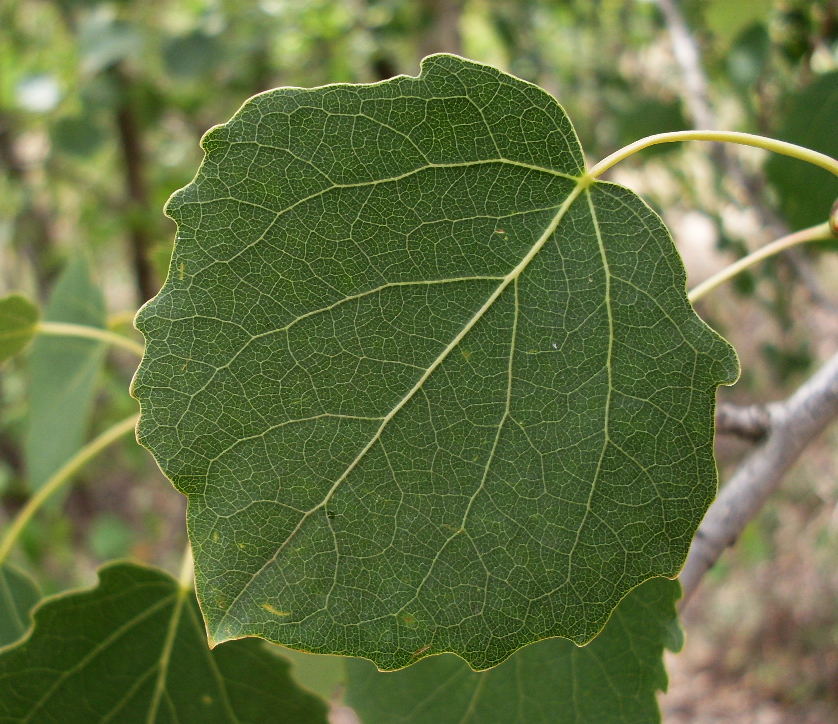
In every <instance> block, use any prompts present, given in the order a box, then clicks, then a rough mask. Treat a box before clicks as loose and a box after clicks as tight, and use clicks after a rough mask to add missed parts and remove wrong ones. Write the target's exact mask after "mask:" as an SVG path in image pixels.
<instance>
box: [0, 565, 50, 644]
mask: <svg viewBox="0 0 838 724" xmlns="http://www.w3.org/2000/svg"><path fill="white" fill-rule="evenodd" d="M40 598H41V592H40V590H39V588H38V584H37V583H35V581H33V580H32V579H31V578H30V577H29V575H28V574H27V573H25V572H24V571H22V570H20V569H19V568H17V567H16V566H13V565H10V564H8V563H4V564H2V565H0V649H2V648H3V647H4V646H8V645H9V644H13V643H14V642H15V641H18V640H19V639H21V638H23V636H24V634H25V633H26V632H27V631H28V630H29V626H30V624H31V616H30V613H31V611H32V609H33V608H34V607H35V604H36V603H38V601H39V600H40Z"/></svg>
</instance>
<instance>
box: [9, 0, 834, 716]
mask: <svg viewBox="0 0 838 724" xmlns="http://www.w3.org/2000/svg"><path fill="white" fill-rule="evenodd" d="M440 51H444V52H455V53H459V54H462V55H465V56H467V57H470V58H473V59H475V60H479V61H483V62H488V63H492V64H494V65H497V66H499V67H501V68H503V69H505V70H507V71H509V72H512V73H514V74H516V75H518V76H520V77H522V78H525V79H527V80H530V81H532V82H534V83H537V84H539V85H541V86H542V87H544V88H546V89H547V90H548V91H549V92H551V93H552V94H553V95H555V96H556V97H557V98H558V99H559V101H560V102H561V103H562V104H563V105H564V107H565V108H566V109H567V111H568V113H569V114H570V116H571V118H572V120H573V122H574V124H575V126H576V129H577V131H578V133H579V136H580V139H581V141H582V143H583V146H584V147H585V151H586V154H587V155H588V157H589V158H590V159H591V160H598V159H600V158H602V157H604V156H605V155H607V154H608V153H610V152H612V151H614V150H616V149H617V148H619V147H620V146H622V145H625V144H627V143H630V142H631V141H634V140H637V139H638V138H640V137H642V136H646V135H650V134H653V133H659V132H663V131H672V130H679V129H685V128H692V127H708V126H716V127H718V128H724V129H730V130H740V131H750V132H755V133H761V134H765V135H769V136H774V137H779V138H785V139H787V140H791V141H794V142H796V143H800V144H802V145H806V146H809V147H812V148H816V149H817V150H821V151H823V152H826V153H829V154H831V155H833V156H838V1H836V0H809V1H804V0H737V1H736V2H731V1H730V0H684V1H683V2H681V3H680V4H679V3H676V2H674V0H659V1H658V2H655V1H654V0H645V1H641V0H634V1H631V0H622V1H620V0H308V1H307V2H299V1H295V0H259V1H258V2H243V1H239V2H237V1H235V0H166V1H165V2H163V1H162V0H147V1H146V2H131V0H114V1H112V2H102V1H98V0H2V1H0V294H5V293H7V292H8V291H12V290H19V291H23V292H25V293H27V294H29V295H30V296H32V297H33V298H37V299H39V300H40V301H41V303H42V304H43V305H44V306H45V310H46V316H47V318H48V319H54V320H61V321H75V322H82V323H86V324H93V325H97V326H108V327H111V328H113V329H116V330H118V331H121V332H124V333H126V334H134V333H133V332H132V331H131V328H130V321H131V319H132V317H133V313H134V312H135V311H136V309H137V308H138V306H139V305H140V304H141V303H142V302H144V301H145V300H147V299H149V298H150V297H151V296H153V294H154V293H155V292H156V290H157V289H158V288H159V286H160V284H161V282H162V280H163V278H164V276H165V274H166V269H167V264H168V258H169V254H170V251H171V246H172V240H173V237H174V226H173V224H172V223H171V222H170V221H169V220H167V219H166V218H165V217H164V216H163V215H162V211H161V210H162V207H163V205H164V203H165V201H166V199H167V198H168V197H169V195H170V194H171V193H172V192H173V191H175V190H176V189H178V188H180V187H181V186H183V185H184V184H186V183H187V182H188V181H189V180H190V179H191V177H192V175H193V174H194V173H195V170H196V168H197V166H198V164H199V163H200V160H201V151H200V148H199V146H198V141H199V139H200V137H201V135H202V134H203V133H204V132H205V131H206V130H207V129H208V128H209V127H211V126H212V125H213V124H216V123H220V122H223V121H225V120H226V119H227V118H229V117H230V116H231V115H232V114H233V113H234V112H235V110H236V109H237V108H238V107H239V106H240V105H241V104H242V102H243V101H244V100H245V99H246V98H247V97H249V96H251V95H253V94H255V93H258V92H261V91H264V90H267V89H269V88H273V87H276V86H280V85H295V86H313V85H321V84H325V83H334V82H352V83H357V82H376V81H380V80H384V79H386V78H389V77H391V76H393V75H396V74H398V73H409V74H416V73H417V72H418V67H419V60H420V59H421V57H423V56H424V55H427V54H429V53H433V52H440ZM702 146H703V147H697V146H696V145H693V146H690V147H681V146H679V145H666V146H658V147H655V148H653V149H649V150H648V151H646V152H644V153H643V154H640V155H639V156H638V157H635V158H633V159H632V160H631V161H629V162H626V163H625V164H623V165H622V166H621V167H619V168H618V169H616V170H615V171H614V172H613V173H612V176H611V178H612V179H613V180H615V181H618V182H621V183H624V184H626V185H628V186H630V187H632V188H634V189H635V190H637V191H638V192H640V193H642V194H643V195H644V197H645V198H646V199H647V200H648V201H649V202H650V203H651V204H652V205H653V207H655V208H656V209H658V210H659V211H661V212H662V213H663V215H664V218H665V220H666V221H667V223H668V224H669V226H670V228H671V229H672V230H673V234H674V236H675V240H676V243H677V244H678V246H679V248H680V250H681V252H682V255H683V257H684V260H685V263H686V265H687V269H688V274H689V277H690V282H691V284H692V283H695V282H698V281H701V280H702V279H703V278H705V277H707V276H709V274H711V273H712V272H713V271H715V270H717V269H719V268H721V267H722V266H724V265H725V264H727V263H729V262H730V261H732V260H733V259H735V258H737V257H738V256H742V255H744V254H745V253H747V252H748V251H749V250H753V249H754V248H756V247H758V246H760V245H762V244H764V243H766V242H767V241H769V240H771V239H773V238H776V237H777V236H780V235H782V234H783V233H785V232H786V231H788V229H790V228H801V227H803V226H808V225H812V224H816V223H820V222H822V221H824V220H825V219H826V216H827V214H828V211H829V206H830V205H831V203H832V201H833V200H834V199H835V198H836V197H837V196H838V184H836V181H835V179H833V178H829V177H828V174H826V173H825V172H824V173H823V174H821V173H819V172H818V171H816V170H815V171H813V169H812V168H811V167H808V166H805V165H803V164H801V163H799V162H796V161H790V160H788V159H779V158H777V159H770V160H768V159H766V156H765V155H764V154H763V153H762V152H759V151H755V150H753V149H746V150H742V149H723V148H719V147H714V146H706V145H702ZM835 250H836V244H835V243H829V242H827V243H823V244H820V245H814V246H812V248H810V249H808V250H806V251H797V252H795V253H790V254H787V255H785V256H784V257H782V258H780V259H778V260H776V261H775V262H773V263H770V264H767V265H765V266H764V267H761V268H757V269H755V270H754V271H753V272H751V273H748V274H745V275H742V276H741V277H739V278H738V279H737V280H736V281H735V283H734V284H732V285H729V286H728V287H726V288H725V289H723V290H721V291H720V292H719V293H717V294H715V295H714V297H713V298H712V299H711V300H709V301H708V302H706V303H704V304H703V305H702V307H701V309H700V311H701V312H702V314H703V315H704V316H705V317H706V318H707V319H708V320H709V321H710V322H711V323H712V324H714V326H716V328H717V329H719V330H720V331H721V332H722V333H724V334H726V335H727V336H728V337H729V338H730V339H731V341H733V343H734V344H735V346H736V347H737V349H738V351H739V353H740V357H741V359H742V364H743V371H744V372H743V378H742V380H741V381H740V383H739V384H738V385H737V386H736V387H734V388H733V389H732V390H726V391H723V395H724V397H725V398H726V399H732V400H736V401H739V402H754V401H766V400H770V399H777V398H779V397H782V396H785V395H786V394H787V393H788V392H789V391H790V390H792V389H793V388H794V387H795V386H796V385H797V384H799V383H800V382H801V381H802V380H803V379H804V378H805V376H806V374H807V372H809V371H810V370H811V369H812V367H813V365H816V364H817V363H818V361H819V360H821V359H823V358H825V356H826V355H828V354H829V353H831V352H832V351H834V350H835V348H836V346H838V291H836V290H838V261H836V255H835ZM135 364H136V361H135V360H134V359H132V358H131V357H130V356H129V355H127V354H125V353H123V352H119V351H115V352H113V351H112V352H110V353H106V351H105V350H103V349H102V348H101V346H100V345H98V344H97V343H95V342H89V341H85V340H64V339H57V338H51V339H42V340H39V341H38V342H37V343H36V344H35V345H34V346H33V348H32V349H31V350H30V352H29V354H28V355H25V356H24V357H22V358H19V359H17V360H13V361H12V362H11V363H9V364H7V365H6V366H5V367H4V369H3V371H2V373H1V374H0V496H1V497H0V500H2V506H0V515H2V516H4V517H5V518H6V519H8V517H9V516H11V515H13V514H14V512H15V511H16V510H17V509H18V508H19V507H20V505H21V504H22V503H23V501H25V500H26V498H27V496H28V495H29V494H30V492H31V490H33V489H34V488H37V487H38V485H40V484H41V483H42V482H43V481H44V480H45V479H46V477H48V476H49V474H50V473H51V472H53V471H54V470H55V469H56V467H57V466H59V465H60V464H61V463H62V462H63V461H64V460H66V458H67V457H69V455H71V454H72V452H73V451H74V450H76V449H78V447H79V446H80V445H81V444H82V442H83V441H84V440H86V439H89V438H90V437H91V436H92V435H93V434H95V433H97V432H99V431H101V430H103V429H105V428H106V427H107V426H108V425H110V424H112V423H113V422H114V421H116V420H119V419H121V418H122V417H124V416H126V415H128V414H130V413H131V412H132V411H133V410H134V409H135V403H134V402H133V401H132V400H131V399H130V398H129V397H128V396H127V392H126V390H127V386H128V383H129V381H130V377H131V374H132V372H133V369H134V367H135ZM836 442H838V435H836V433H835V432H834V431H833V433H832V436H831V438H830V439H828V440H825V441H822V442H820V443H819V444H818V445H817V446H816V447H815V448H814V449H813V451H812V453H811V454H810V455H808V456H807V460H806V461H805V462H804V464H803V465H802V466H799V470H798V472H797V473H796V474H795V476H794V479H793V480H791V481H789V484H788V485H787V486H786V488H785V492H783V493H782V494H781V495H780V496H779V497H778V498H777V499H776V500H775V501H773V502H772V503H771V505H770V506H769V508H768V509H767V510H766V511H765V513H764V514H763V515H762V516H761V517H760V518H759V519H758V520H757V521H755V523H754V524H753V525H752V526H751V528H750V529H749V531H748V533H747V535H746V536H745V539H744V540H743V541H742V542H741V544H740V546H739V547H738V548H737V549H736V550H735V551H733V552H732V553H730V554H729V555H728V556H727V557H726V558H725V559H724V561H723V563H722V565H720V566H719V567H717V569H716V570H715V571H714V574H713V580H712V581H710V582H708V583H707V584H706V585H705V586H704V589H703V591H702V592H701V594H700V595H699V597H697V598H696V599H695V600H694V601H693V603H692V604H691V607H690V609H689V611H688V613H687V631H688V634H690V638H689V639H688V645H687V649H686V652H685V653H684V654H682V655H681V657H680V658H679V659H678V660H676V661H675V662H673V664H672V666H673V671H674V678H675V681H674V690H675V693H674V694H672V695H670V697H669V698H668V699H667V700H666V701H667V703H666V707H667V712H668V717H669V721H673V722H675V721H690V722H696V721H716V720H717V719H714V718H712V717H713V716H715V714H713V705H714V704H715V705H718V706H719V707H721V708H724V709H725V711H724V712H721V713H720V714H719V716H720V717H721V718H719V719H718V720H719V721H722V720H724V721H731V720H735V721H760V722H763V721H764V722H771V721H775V719H774V718H771V717H775V716H776V717H779V718H776V721H778V722H779V721H789V720H790V719H788V718H787V717H788V716H790V714H789V712H793V716H794V720H795V721H812V722H819V721H824V722H826V721H835V717H836V716H838V595H837V594H838V574H836V571H838V565H836V564H838V551H836V543H838V463H836V460H838V454H836ZM744 450H745V447H744V446H743V445H740V444H739V443H734V442H730V441H727V440H722V441H720V446H719V452H720V456H721V457H720V460H721V464H722V466H723V469H728V467H729V466H731V465H733V464H734V463H735V462H736V461H737V460H738V459H739V457H741V455H742V454H743V452H744ZM182 520H183V506H182V501H181V498H180V496H179V495H177V494H176V493H175V492H174V491H172V490H171V487H170V486H169V485H168V483H167V482H166V481H165V480H163V479H162V477H161V476H160V475H159V473H157V471H156V468H155V466H154V464H153V462H152V461H151V460H150V458H149V456H148V455H147V454H145V453H144V452H143V451H141V450H140V449H139V448H138V447H137V446H136V445H135V444H133V443H132V442H130V441H128V442H126V443H125V444H123V445H121V446H119V447H114V448H112V449H110V450H109V451H108V452H107V453H106V454H104V455H103V456H101V457H100V458H99V459H98V460H97V461H96V462H94V463H93V464H91V465H90V466H88V468H87V469H86V470H85V471H84V473H83V474H82V475H81V476H80V479H79V480H78V481H77V484H76V485H75V486H74V487H73V489H72V491H71V492H70V493H69V494H68V496H66V497H65V499H64V500H63V501H59V502H58V503H56V504H55V505H53V506H52V508H51V509H50V510H49V511H47V512H46V513H45V514H44V515H41V516H40V517H39V518H38V520H37V521H36V523H35V524H34V525H33V526H32V527H31V528H30V530H29V531H28V532H27V534H26V538H25V540H24V546H23V552H22V553H19V558H20V560H21V562H24V560H25V562H26V567H27V568H30V569H33V570H35V571H37V572H38V574H39V578H40V581H41V583H42V585H43V588H44V589H45V591H46V592H54V591H58V590H62V589H65V588H67V587H68V586H71V585H78V584H79V583H85V584H89V583H91V582H92V581H93V580H94V574H93V571H94V569H95V566H96V565H98V564H99V563H100V562H102V561H104V560H108V559H111V558H114V557H122V556H131V557H133V558H135V559H139V560H142V561H146V562H151V563H156V564H159V565H163V566H164V567H168V568H170V569H173V568H174V565H175V564H174V560H175V559H176V558H178V557H179V555H180V550H181V547H182V544H183V542H184V536H185V533H184V530H183V523H182ZM691 642H694V643H692V644H691ZM679 677H680V678H679ZM725 692H727V693H725ZM728 695H729V698H728V699H726V698H725V696H728ZM740 705H741V710H742V711H743V712H745V711H748V712H751V714H753V712H762V713H760V714H759V716H761V717H763V718H759V719H757V718H744V717H745V715H744V714H742V715H741V716H740V717H737V716H736V715H735V713H734V714H733V715H731V712H732V711H734V710H735V708H736V706H740ZM751 714H749V715H748V716H750V715H751ZM753 716H757V714H753ZM679 717H681V718H679ZM702 717H704V718H702Z"/></svg>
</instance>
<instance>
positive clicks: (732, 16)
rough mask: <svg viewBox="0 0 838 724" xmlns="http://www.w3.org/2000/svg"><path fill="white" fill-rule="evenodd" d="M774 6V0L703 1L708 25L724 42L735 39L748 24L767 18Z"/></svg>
mask: <svg viewBox="0 0 838 724" xmlns="http://www.w3.org/2000/svg"><path fill="white" fill-rule="evenodd" d="M773 6H774V0H745V1H744V2H732V1H731V0H707V2H705V3H702V7H703V9H704V13H705V18H706V21H707V26H708V27H709V29H710V30H712V31H713V32H714V33H715V34H716V35H718V36H719V38H721V39H722V41H724V42H729V41H731V40H733V39H734V38H735V37H736V36H737V34H738V33H739V32H741V31H742V29H743V28H746V27H747V26H748V25H751V24H752V23H754V22H757V21H760V20H762V21H765V20H767V19H768V18H769V17H770V15H771V11H772V9H773Z"/></svg>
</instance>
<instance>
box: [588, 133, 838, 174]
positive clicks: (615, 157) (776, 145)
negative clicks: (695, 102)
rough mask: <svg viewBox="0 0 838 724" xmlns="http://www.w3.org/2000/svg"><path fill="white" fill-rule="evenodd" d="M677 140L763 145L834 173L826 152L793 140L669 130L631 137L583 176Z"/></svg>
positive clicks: (837, 166) (836, 171)
mask: <svg viewBox="0 0 838 724" xmlns="http://www.w3.org/2000/svg"><path fill="white" fill-rule="evenodd" d="M677 141H721V142H723V143H738V144H740V145H742V146H755V147H756V148H764V149H765V150H766V151H773V152H774V153H779V154H782V155H783V156H791V157H792V158H797V159H800V160H801V161H808V162H809V163H813V164H814V165H815V166H820V167H821V168H825V169H826V170H827V171H830V172H832V173H833V174H835V175H836V176H838V161H836V160H835V159H834V158H831V157H829V156H827V155H826V154H823V153H818V152H817V151H812V150H810V149H808V148H803V147H802V146H796V145H795V144H793V143H786V142H785V141H777V140H775V139H773V138H765V137H764V136H756V135H754V134H752V133H738V132H736V131H674V132H672V133H658V134H656V135H654V136H648V137H647V138H641V139H640V140H639V141H635V142H634V143H631V144H629V145H628V146H625V147H624V148H621V149H620V150H619V151H615V152H614V153H612V154H611V155H610V156H608V157H606V158H604V159H603V160H602V161H600V162H599V163H598V164H596V165H595V166H594V167H593V168H592V169H591V170H590V171H588V173H587V174H586V176H587V177H588V178H589V179H596V178H598V177H599V176H601V175H602V174H603V173H605V172H606V171H607V170H608V169H609V168H611V167H612V166H613V165H614V164H616V163H619V162H620V161H622V160H623V159H625V158H628V157H629V156H631V155H632V154H635V153H637V152H638V151H642V150H643V149H644V148H648V147H649V146H656V145H657V144H659V143H675V142H677Z"/></svg>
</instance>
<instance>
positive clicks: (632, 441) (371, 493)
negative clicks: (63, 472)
mask: <svg viewBox="0 0 838 724" xmlns="http://www.w3.org/2000/svg"><path fill="white" fill-rule="evenodd" d="M203 145H204V149H205V151H206V159H205V161H204V163H203V165H202V167H201V170H200V171H199V173H198V175H197V177H196V179H195V180H194V181H193V183H191V184H190V185H189V186H187V187H186V188H185V189H183V190H181V191H180V192H178V193H176V194H175V195H174V197H173V198H172V200H171V202H170V204H169V207H168V213H169V214H170V215H171V216H172V218H174V219H175V220H176V221H177V223H178V233H177V240H176V246H175V252H174V255H173V259H172V266H171V269H170V273H169V277H168V279H167V281H166V284H165V286H164V288H163V289H162V291H161V293H160V294H159V295H158V296H157V297H156V298H155V299H154V300H152V301H151V302H150V303H149V304H148V305H147V306H146V307H144V309H143V310H142V311H141V312H140V314H139V315H138V320H137V326H138V328H139V329H140V330H141V331H142V332H143V333H144V334H145V337H146V343H147V345H148V346H147V348H146V357H145V360H144V362H143V364H142V365H141V367H140V369H139V370H138V373H137V376H136V378H135V383H134V389H133V392H134V395H135V396H136V397H137V398H138V399H139V400H140V403H141V410H142V417H141V420H140V424H139V436H140V439H141V441H142V443H143V444H144V445H146V446H147V447H148V448H149V449H150V450H151V451H152V453H153V454H154V455H155V457H156V459H157V461H158V462H159V464H160V466H161V468H162V469H163V471H164V472H165V473H166V474H167V475H168V476H169V477H170V478H171V480H172V481H173V482H174V484H175V485H176V486H177V488H178V489H179V490H181V491H182V492H184V493H185V494H186V495H187V496H188V497H189V511H188V523H189V531H190V536H191V540H192V543H193V547H194V550H195V556H196V559H195V560H196V578H197V585H198V597H199V599H200V600H201V603H202V610H203V612H204V616H205V619H206V622H207V626H208V630H209V633H210V637H211V638H212V639H214V640H215V641H224V640H227V639H230V638H236V637H241V636H246V635H257V636H263V637H265V638H268V639H270V640H272V641H275V642H277V643H281V644H284V645H287V646H289V647H292V648H297V649H303V650H308V651H314V652H318V653H337V654H348V655H355V656H362V657H366V658H370V659H372V660H373V661H374V662H375V663H376V664H377V665H378V666H379V667H380V668H382V669H395V668H400V667H403V666H406V665H408V664H411V663H414V662H415V661H417V660H418V659H419V658H421V657H423V656H426V655H429V654H432V653H440V652H443V651H452V652H454V653H457V654H459V655H460V656H462V657H463V658H465V659H466V661H468V663H469V664H470V665H471V666H472V667H473V668H476V669H482V668H487V667H490V666H493V665H496V664H498V663H500V662H501V661H503V660H504V659H506V658H507V657H508V656H509V655H510V654H512V653H513V652H514V651H515V650H517V649H518V648H520V647H521V646H524V645H525V644H528V643H531V642H533V641H537V640H540V639H542V638H547V637H552V636H562V637H566V638H569V639H571V640H573V641H575V642H576V643H579V644H581V643H584V642H587V641H589V640H590V639H591V638H593V637H594V636H595V635H596V634H597V632H598V631H599V630H600V629H601V628H602V627H603V625H604V624H605V622H606V621H607V619H608V617H609V616H610V614H611V612H612V610H613V609H614V607H615V606H616V605H617V603H618V602H619V601H620V599H622V598H623V596H625V594H626V593H627V592H628V591H629V590H631V589H632V588H634V587H635V586H637V585H638V584H640V583H642V582H643V581H645V580H647V579H648V578H651V577H655V576H659V575H665V576H670V577H672V576H675V575H676V574H677V573H678V571H679V569H680V567H681V566H682V565H683V562H684V559H685V557H686V553H687V550H688V547H689V544H690V540H691V539H692V536H693V534H694V532H695V530H696V528H697V526H698V523H699V521H700V520H701V517H702V516H703V514H704V511H705V510H706V508H707V506H708V505H709V502H710V501H711V500H712V498H713V496H714V494H715V491H716V470H715V465H714V459H713V451H712V439H713V404H714V394H715V389H716V386H717V385H718V384H719V383H721V382H731V381H733V379H735V377H736V374H737V361H736V357H735V354H734V352H733V351H732V349H731V348H730V346H729V345H728V344H727V343H726V342H724V341H723V340H722V339H721V338H720V337H718V336H717V335H716V334H715V333H714V332H712V331H711V330H710V329H709V328H708V327H707V326H706V325H705V324H704V323H703V322H702V321H701V320H700V319H699V318H698V317H697V316H696V315H695V313H694V312H693V310H692V308H691V307H690V306H689V304H688V302H687V299H686V293H685V275H684V269H683V266H682V264H681V261H680V259H679V257H678V255H677V253H676V250H675V247H674V245H673V243H672V239H671V237H670V235H669V233H668V232H667V230H666V229H665V227H664V226H663V224H662V222H661V221H660V219H659V218H658V217H657V216H656V215H655V214H654V213H653V212H652V211H651V209H649V207H648V206H647V205H646V204H644V203H643V201H642V200H641V199H640V198H638V197H637V196H636V195H635V194H633V193H632V192H630V191H628V190H627V189H624V188H622V187H619V186H616V185H614V184H609V183H595V184H588V181H589V179H587V178H586V177H585V176H583V173H584V161H583V158H582V151H581V149H580V147H579V144H578V142H577V140H576V135H575V133H574V131H573V128H572V126H571V125H570V122H569V121H568V119H567V117H566V116H565V114H564V112H563V111H562V109H561V107H560V106H559V105H558V104H557V103H556V101H555V100H554V99H553V98H551V97H550V96H549V95H548V94H547V93H545V92H544V91H542V90H541V89H539V88H537V87H535V86H532V85H529V84H527V83H525V82H523V81H521V80H518V79H516V78H513V77H511V76H508V75H506V74H504V73H502V72H500V71H498V70H495V69H494V68H490V67H487V66H483V65H478V64H476V63H472V62H469V61H466V60H463V59H461V58H457V57H455V56H449V55H438V56H432V57H430V58H427V59H426V60H425V61H424V63H423V66H422V74H421V75H420V76H419V77H418V78H411V77H399V78H395V79H393V80H391V81H388V82H385V83H380V84H375V85H368V86H351V85H334V86H326V87H324V88H318V89H314V90H305V89H279V90H276V91H272V92H269V93H264V94H262V95H259V96H256V97H255V98H253V99H251V100H250V101H249V102H247V103H246V104H245V105H244V107H243V108H242V109H241V110H240V111H239V113H238V114H237V115H236V116H235V117H234V118H233V119H232V120H231V121H230V122H229V123H228V124H226V125H224V126H219V127H217V128H215V129H213V130H212V131H211V132H210V133H208V134H207V135H206V136H205V138H204V141H203ZM417 651H419V652H421V653H419V654H417V653H416V652H417Z"/></svg>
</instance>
